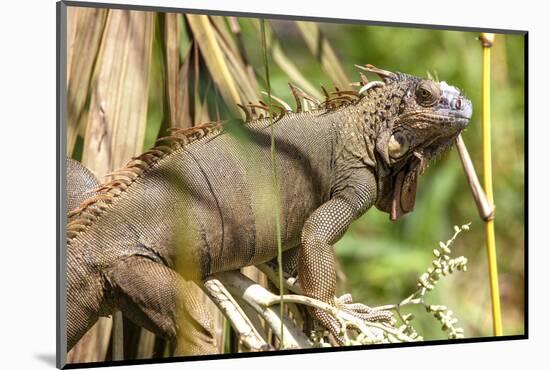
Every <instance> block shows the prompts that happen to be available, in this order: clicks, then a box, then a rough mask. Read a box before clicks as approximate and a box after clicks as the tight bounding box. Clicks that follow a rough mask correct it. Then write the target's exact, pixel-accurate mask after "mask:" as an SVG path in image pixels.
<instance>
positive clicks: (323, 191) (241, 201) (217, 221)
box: [67, 65, 472, 349]
mask: <svg viewBox="0 0 550 370" xmlns="http://www.w3.org/2000/svg"><path fill="white" fill-rule="evenodd" d="M365 69H366V70H368V71H370V72H373V73H376V74H377V75H378V76H379V77H380V78H381V79H382V81H373V82H370V83H367V84H364V85H363V86H362V88H361V89H360V90H359V91H358V92H356V91H338V90H337V91H336V92H335V93H333V95H328V94H327V99H326V100H325V102H323V103H321V104H320V105H319V106H318V107H317V108H316V109H314V110H310V111H302V109H301V105H300V104H299V102H300V99H299V98H298V95H300V94H302V95H301V96H302V97H305V96H304V95H303V93H300V92H297V89H295V88H293V87H292V86H291V89H292V91H293V93H294V95H295V97H297V99H296V100H297V104H298V107H297V109H296V111H295V112H284V111H282V112H281V114H279V115H276V116H275V117H271V118H268V117H260V118H258V117H256V118H251V119H249V120H247V122H246V124H245V125H240V126H239V125H236V124H231V123H224V124H223V125H222V124H219V123H210V124H204V125H201V126H198V127H194V128H191V129H187V130H176V131H173V132H172V134H171V136H169V137H166V138H162V139H159V141H158V145H157V146H156V147H155V148H153V149H151V150H149V151H147V152H146V153H144V154H142V155H140V156H139V157H136V158H133V159H132V160H131V161H130V162H129V163H128V164H127V166H126V167H125V168H123V169H122V170H119V171H116V172H115V173H114V174H113V175H114V176H115V179H114V180H112V181H109V182H106V183H104V184H102V185H100V186H99V187H98V188H96V189H95V190H94V195H93V196H92V197H89V198H87V199H86V200H84V201H83V202H82V203H80V204H79V205H78V206H77V207H76V208H74V209H73V210H72V211H71V212H69V214H68V225H67V344H68V349H70V348H71V347H72V346H73V345H74V344H75V343H76V342H77V341H78V339H79V338H80V337H81V336H82V335H83V334H84V333H85V332H86V331H87V330H88V328H90V327H91V326H92V325H93V324H94V323H95V322H96V320H97V319H98V317H99V316H100V315H110V314H111V313H112V312H113V311H114V310H115V309H120V310H121V311H122V312H123V313H124V314H125V315H126V316H127V317H129V318H130V319H132V320H133V321H135V322H136V323H137V324H138V325H141V326H143V327H145V328H148V329H149V330H151V331H153V332H155V333H156V334H158V335H162V336H164V337H166V338H169V339H172V340H174V339H175V338H177V335H178V331H179V330H180V328H181V326H180V325H181V322H183V321H185V320H186V318H191V319H192V320H191V322H193V324H192V325H194V328H195V329H196V330H195V331H196V332H197V333H200V334H201V335H202V336H203V338H202V339H201V340H203V341H204V340H206V341H209V340H213V339H212V335H211V332H210V329H211V323H210V318H209V317H208V313H207V312H206V311H205V310H204V309H201V307H200V304H199V303H195V302H193V297H192V296H187V295H186V291H185V287H184V285H183V284H182V282H184V279H189V280H195V281H201V280H202V279H204V278H205V277H207V276H209V275H212V274H215V273H218V272H222V271H228V270H235V269H239V268H241V267H244V266H250V265H256V264H260V263H263V262H266V261H269V260H271V259H273V258H274V257H275V256H276V255H277V243H276V235H275V224H274V217H273V212H272V209H271V208H272V207H273V203H272V202H273V201H274V199H277V197H275V196H274V193H275V191H274V186H273V184H272V170H273V168H272V165H271V158H270V155H271V154H270V149H271V148H270V125H271V124H272V125H273V131H274V137H275V148H276V165H277V171H278V174H279V176H278V178H279V181H278V188H277V189H276V191H277V192H278V196H279V198H278V199H279V200H280V209H281V219H280V220H281V228H280V230H281V238H282V243H283V249H284V250H285V251H287V252H286V253H290V255H291V258H290V260H295V261H297V271H298V277H299V280H298V281H299V283H300V285H301V288H302V290H303V292H304V294H305V295H307V296H310V297H313V298H316V299H319V300H322V301H324V302H326V303H329V304H331V305H334V306H337V307H339V308H341V309H345V310H348V311H349V312H352V313H353V314H355V315H356V316H358V317H360V318H362V319H365V320H373V319H381V318H382V319H384V318H389V313H387V312H378V311H372V310H370V309H369V308H368V307H367V306H364V305H362V304H360V303H351V302H349V299H341V300H339V299H338V298H336V297H335V285H336V276H335V257H334V252H333V247H332V246H333V244H334V243H335V242H336V241H337V240H338V239H339V238H340V237H341V236H342V235H343V234H344V232H345V231H346V229H347V228H348V226H349V225H350V224H351V223H352V222H353V221H354V220H355V219H357V218H358V217H359V216H361V215H362V214H364V213H365V212H366V211H367V210H368V209H370V208H371V207H372V206H376V207H377V208H378V209H380V210H382V211H384V212H388V213H389V214H390V218H391V219H392V220H395V219H397V218H398V217H400V216H401V215H403V214H405V213H407V212H410V211H412V209H413V206H414V202H415V194H416V184H417V178H418V176H419V174H420V173H421V172H422V171H423V170H424V169H425V167H426V166H427V164H428V162H429V161H430V160H431V159H432V158H434V157H435V156H436V155H438V154H439V153H441V152H442V151H443V150H445V149H446V148H448V147H449V146H451V145H452V143H453V142H454V139H455V138H456V137H457V135H458V134H459V133H460V132H461V131H462V129H463V128H464V127H465V126H466V125H467V123H468V121H469V119H470V117H471V112H472V105H471V103H470V101H469V100H467V99H466V98H465V97H464V96H463V95H462V94H461V92H460V91H459V90H458V89H456V88H455V87H452V86H449V85H447V84H446V83H445V82H435V81H432V80H425V79H421V78H418V77H414V76H410V75H406V74H402V73H392V72H388V71H384V70H380V69H377V68H375V67H373V66H370V65H368V66H367V67H366V68H365ZM308 99H310V98H308ZM249 108H250V109H251V110H254V109H260V108H264V109H265V106H263V105H250V106H249ZM247 113H249V112H248V111H247ZM292 256H294V258H292ZM346 297H348V295H346ZM184 301H185V306H186V307H191V309H189V310H185V309H181V307H182V302H184ZM190 312H192V313H191V314H190ZM311 314H312V316H313V318H315V319H316V320H318V321H319V322H320V323H321V324H322V325H323V326H324V327H326V328H327V329H328V330H329V331H330V332H331V333H332V334H334V336H335V338H337V339H338V338H339V336H338V331H339V329H340V324H339V322H338V321H337V320H335V319H334V318H333V317H332V316H331V315H329V314H328V313H326V312H324V311H321V310H317V309H313V310H311Z"/></svg>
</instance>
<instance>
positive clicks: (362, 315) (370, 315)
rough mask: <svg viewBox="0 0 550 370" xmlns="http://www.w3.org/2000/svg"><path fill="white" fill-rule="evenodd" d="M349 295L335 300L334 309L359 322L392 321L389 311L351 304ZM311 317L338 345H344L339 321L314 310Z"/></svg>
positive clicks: (360, 304)
mask: <svg viewBox="0 0 550 370" xmlns="http://www.w3.org/2000/svg"><path fill="white" fill-rule="evenodd" d="M352 302H353V299H352V296H351V294H349V293H347V294H344V295H342V296H340V297H338V298H336V305H335V306H336V308H337V309H338V310H342V311H345V312H347V313H349V314H351V315H353V316H355V317H357V318H359V319H361V320H364V321H370V322H378V321H388V322H391V321H392V320H393V315H392V313H391V312H390V311H378V310H374V309H372V308H370V307H368V306H367V305H365V304H363V303H352ZM313 316H314V317H315V318H316V319H317V320H318V321H319V322H320V323H321V324H322V325H323V326H324V327H325V328H327V330H328V331H329V332H330V333H331V334H332V335H333V336H334V339H335V340H336V342H338V344H339V345H345V340H344V336H343V335H342V324H341V323H340V321H339V320H338V319H337V318H335V317H333V316H331V315H330V314H328V313H326V312H324V311H321V310H314V312H313Z"/></svg>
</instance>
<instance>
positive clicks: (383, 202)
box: [368, 66, 472, 220]
mask: <svg viewBox="0 0 550 370" xmlns="http://www.w3.org/2000/svg"><path fill="white" fill-rule="evenodd" d="M368 67H369V69H370V71H372V72H375V73H377V74H378V75H379V76H380V77H381V78H382V79H383V81H384V85H385V86H384V88H383V89H381V90H382V91H383V92H384V93H383V94H382V95H380V96H379V97H380V98H382V99H383V101H384V100H385V101H386V102H387V103H386V104H387V105H388V106H392V109H390V111H391V112H392V113H391V114H390V115H388V116H387V117H386V119H385V122H383V123H382V124H381V125H379V130H378V133H377V135H376V143H375V145H376V153H377V155H378V157H379V160H378V161H377V162H378V166H377V167H378V169H377V173H378V178H379V183H380V185H381V186H380V189H381V192H380V194H379V197H378V202H377V207H378V208H379V209H381V210H383V211H385V212H389V213H390V218H391V219H392V220H395V219H397V218H398V217H399V216H401V215H402V214H404V213H407V212H410V211H412V209H413V207H414V201H415V196H416V182H417V178H418V175H420V173H422V172H423V170H424V169H425V168H426V166H427V165H428V163H429V161H430V160H431V159H433V158H435V157H436V156H437V155H438V154H440V153H441V152H443V151H444V150H445V149H447V148H449V147H450V146H451V145H452V144H453V142H454V141H455V139H456V137H457V136H458V134H460V132H461V131H462V130H463V129H464V128H465V127H466V125H467V124H468V121H469V120H470V117H471V116H472V103H471V102H470V101H469V100H468V99H467V98H466V97H464V95H463V94H462V93H461V92H460V90H458V89H457V88H456V87H454V86H450V85H448V84H447V83H446V82H436V81H433V80H429V79H422V78H419V77H414V76H410V75H406V74H402V73H392V72H387V71H383V70H379V69H377V68H375V67H372V66H368ZM378 104H380V103H378Z"/></svg>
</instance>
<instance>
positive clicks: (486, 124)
mask: <svg viewBox="0 0 550 370" xmlns="http://www.w3.org/2000/svg"><path fill="white" fill-rule="evenodd" d="M480 40H481V43H482V47H483V71H482V87H481V99H482V104H481V126H482V140H483V182H484V188H485V193H486V194H487V199H488V200H489V203H491V204H494V198H493V178H492V167H491V46H492V44H493V40H494V35H492V34H483V33H482V34H481V37H480ZM485 231H486V234H487V257H488V261H489V281H490V285H491V303H492V310H493V334H494V335H495V336H500V335H502V316H501V312H500V293H499V287H498V269H497V256H496V243H495V225H494V220H493V219H492V220H488V221H486V224H485Z"/></svg>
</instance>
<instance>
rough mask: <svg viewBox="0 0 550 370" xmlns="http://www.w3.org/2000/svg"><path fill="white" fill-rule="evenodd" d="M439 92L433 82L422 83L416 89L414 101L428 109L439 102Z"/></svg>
mask: <svg viewBox="0 0 550 370" xmlns="http://www.w3.org/2000/svg"><path fill="white" fill-rule="evenodd" d="M440 95H441V91H440V89H439V86H438V85H437V84H436V83H435V82H434V81H422V82H421V83H420V84H419V85H418V87H417V89H416V99H417V101H418V104H420V105H422V106H425V107H430V106H433V105H435V104H437V102H438V101H439V96H440Z"/></svg>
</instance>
